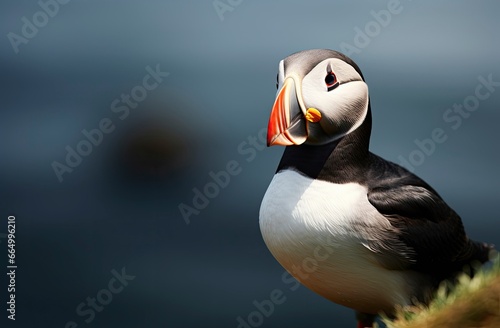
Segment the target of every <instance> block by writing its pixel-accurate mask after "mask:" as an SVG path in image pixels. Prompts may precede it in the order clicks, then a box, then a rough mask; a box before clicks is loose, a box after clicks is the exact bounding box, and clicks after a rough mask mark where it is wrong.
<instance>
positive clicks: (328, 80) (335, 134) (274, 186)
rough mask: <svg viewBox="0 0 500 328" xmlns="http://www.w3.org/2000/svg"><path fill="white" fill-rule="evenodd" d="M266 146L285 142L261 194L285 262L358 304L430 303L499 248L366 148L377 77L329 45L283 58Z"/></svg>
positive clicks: (317, 286)
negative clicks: (371, 86)
mask: <svg viewBox="0 0 500 328" xmlns="http://www.w3.org/2000/svg"><path fill="white" fill-rule="evenodd" d="M277 89H278V91H277V95H276V99H275V101H274V105H273V107H272V110H271V114H270V118H269V123H268V130H267V145H268V146H274V145H281V146H286V148H285V150H284V153H283V156H282V158H281V161H280V162H279V164H278V168H277V170H276V173H275V175H274V177H273V178H272V181H271V183H270V185H269V187H268V189H267V191H266V193H265V195H264V197H263V200H262V203H261V207H260V212H259V225H260V230H261V233H262V237H263V239H264V242H265V244H266V245H267V247H268V249H269V250H270V252H271V253H272V255H273V256H274V257H275V258H276V260H277V261H278V262H279V263H280V264H281V265H282V266H283V267H284V268H285V269H286V270H287V271H288V272H289V273H290V274H291V275H292V276H293V277H294V278H295V279H297V280H298V281H299V282H300V283H301V284H303V285H305V286H306V287H308V288H309V289H311V290H313V291H314V292H316V293H318V294H319V295H321V296H323V297H325V298H326V299H328V300H330V301H332V302H334V303H337V304H340V305H343V306H346V307H349V308H351V309H353V310H354V311H355V314H356V318H357V327H358V328H364V327H373V324H374V321H375V319H376V317H377V315H379V314H382V313H383V314H385V315H387V316H389V317H390V316H393V315H394V314H395V311H396V309H397V308H399V307H405V306H411V305H415V304H427V303H428V302H429V301H430V300H431V298H432V296H433V293H434V292H435V291H436V289H437V287H438V286H439V284H440V283H441V282H442V281H445V280H452V279H453V278H454V277H456V275H457V274H458V273H459V272H463V270H464V268H466V267H469V268H471V267H473V266H472V264H473V263H485V262H487V261H489V259H490V256H492V251H493V250H494V246H493V245H490V244H487V243H482V242H476V241H473V240H471V239H469V237H468V236H467V234H466V232H465V230H464V226H463V223H462V220H461V218H460V216H459V215H458V214H457V213H456V212H455V211H454V210H453V209H452V208H450V206H448V205H447V204H446V202H445V201H444V200H443V198H441V196H440V195H439V194H438V193H437V192H436V191H435V190H434V189H433V188H432V187H431V186H430V185H429V184H427V183H426V182H425V181H423V180H422V179H420V178H419V177H417V176H416V175H415V174H413V173H411V172H410V171H408V170H407V169H405V168H403V167H402V166H400V165H397V164H395V163H393V162H390V161H387V160H384V159H383V158H381V157H379V156H377V155H375V154H373V153H372V152H370V150H369V143H370V134H371V128H372V118H371V107H370V98H369V93H368V86H367V84H366V82H365V79H364V77H363V74H362V73H361V70H360V69H359V67H358V66H357V65H356V63H355V62H354V61H353V60H352V59H350V58H349V57H347V56H346V55H344V54H342V53H340V52H337V51H334V50H329V49H312V50H305V51H300V52H297V53H294V54H292V55H290V56H288V57H286V58H285V59H283V60H281V61H280V62H279V69H278V77H277Z"/></svg>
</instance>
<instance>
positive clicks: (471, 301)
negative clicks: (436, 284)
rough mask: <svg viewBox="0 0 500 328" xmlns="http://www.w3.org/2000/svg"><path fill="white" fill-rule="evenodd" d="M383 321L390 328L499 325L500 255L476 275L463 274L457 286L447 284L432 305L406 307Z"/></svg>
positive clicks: (456, 327) (484, 327) (495, 327)
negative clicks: (393, 317)
mask: <svg viewBox="0 0 500 328" xmlns="http://www.w3.org/2000/svg"><path fill="white" fill-rule="evenodd" d="M383 321H384V323H385V324H386V325H387V327H388V328H438V327H439V328H446V327H453V328H473V327H474V328H477V327H481V328H490V327H491V328H499V327H500V256H497V257H496V259H495V261H494V263H493V266H492V267H491V268H488V269H480V270H479V272H478V273H477V274H476V275H475V276H474V277H473V278H470V277H469V276H467V275H466V274H463V275H461V276H460V277H459V279H458V283H457V284H455V285H454V286H450V284H443V285H442V286H441V287H440V288H439V289H438V291H437V292H436V296H435V298H434V300H433V301H432V302H431V303H430V304H429V305H428V306H423V305H421V306H414V307H409V308H404V309H401V310H400V311H398V313H397V316H396V319H394V320H389V319H387V318H384V319H383Z"/></svg>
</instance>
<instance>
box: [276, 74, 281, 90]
mask: <svg viewBox="0 0 500 328" xmlns="http://www.w3.org/2000/svg"><path fill="white" fill-rule="evenodd" d="M279 82H280V74H279V73H278V74H276V89H278V85H279Z"/></svg>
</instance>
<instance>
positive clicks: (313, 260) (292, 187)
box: [260, 170, 408, 312]
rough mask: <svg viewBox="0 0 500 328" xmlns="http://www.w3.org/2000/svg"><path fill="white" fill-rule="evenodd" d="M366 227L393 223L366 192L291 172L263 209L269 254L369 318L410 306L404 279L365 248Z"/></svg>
mask: <svg viewBox="0 0 500 328" xmlns="http://www.w3.org/2000/svg"><path fill="white" fill-rule="evenodd" d="M367 226H372V227H377V228H376V229H378V228H380V229H383V228H384V226H385V227H389V222H388V221H387V220H386V219H385V218H384V217H383V216H382V215H380V214H379V213H378V212H377V211H376V209H375V208H374V207H373V206H372V205H371V204H370V203H369V202H368V199H367V189H366V187H364V186H362V185H359V184H356V183H348V184H333V183H330V182H325V181H319V180H313V179H310V178H308V177H305V176H303V175H301V174H299V173H297V172H294V171H290V170H287V171H283V172H280V173H278V174H276V175H275V176H274V178H273V180H272V182H271V184H270V186H269V188H268V190H267V192H266V194H265V196H264V199H263V201H262V204H261V208H260V228H261V232H262V235H263V238H264V241H265V242H266V245H267V246H268V248H269V250H270V251H271V253H272V254H273V255H274V257H275V258H276V259H277V260H278V261H279V262H280V264H281V265H283V267H285V269H287V271H289V272H290V273H291V274H292V275H293V276H294V277H295V278H296V279H298V280H299V281H300V282H301V283H303V284H304V285H306V286H307V287H309V288H310V289H312V290H314V291H315V292H317V293H319V294H321V295H323V296H324V297H326V298H328V299H330V300H332V301H334V302H336V303H339V304H343V305H346V306H349V307H351V308H357V309H359V310H361V311H365V312H368V311H373V310H374V309H375V310H377V309H380V307H382V308H390V307H391V306H392V305H393V304H394V303H399V304H405V303H407V302H408V296H407V295H406V292H403V290H405V282H404V279H403V277H402V276H401V274H400V273H399V272H391V271H389V270H385V269H384V268H382V267H380V266H379V265H378V264H377V261H376V259H375V257H374V254H373V253H372V252H371V251H370V250H368V249H367V248H366V247H365V246H364V241H365V238H366V234H364V236H362V234H361V233H360V230H361V229H363V228H364V227H367ZM390 290H392V291H393V292H391V291H390ZM401 292H403V293H402V294H401Z"/></svg>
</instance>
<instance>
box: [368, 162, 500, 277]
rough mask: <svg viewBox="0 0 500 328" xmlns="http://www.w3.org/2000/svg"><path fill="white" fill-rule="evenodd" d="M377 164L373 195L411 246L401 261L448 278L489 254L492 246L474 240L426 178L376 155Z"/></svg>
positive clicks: (376, 204) (400, 238)
mask: <svg viewBox="0 0 500 328" xmlns="http://www.w3.org/2000/svg"><path fill="white" fill-rule="evenodd" d="M371 167H372V170H370V172H372V173H371V174H372V176H371V179H369V181H372V184H373V185H370V186H368V187H369V191H368V200H369V201H370V203H371V204H372V205H373V206H374V207H375V208H376V209H377V210H378V211H379V212H380V213H381V214H383V215H384V216H385V217H386V218H387V219H388V220H389V221H390V223H391V225H392V226H393V227H394V228H395V233H396V234H397V240H398V242H401V243H403V244H404V245H405V246H406V247H408V249H409V250H410V252H409V256H407V257H406V261H407V263H398V266H400V267H401V266H402V267H406V268H408V269H412V270H416V271H420V272H428V273H432V274H433V275H434V276H437V275H442V277H443V278H444V277H447V276H449V275H450V274H452V273H453V272H456V271H458V270H461V269H462V267H463V265H465V264H467V263H469V262H471V261H474V260H477V261H480V262H485V261H487V260H488V253H489V250H490V247H489V246H487V245H485V244H479V243H476V242H473V241H471V240H470V239H469V238H468V237H467V235H466V233H465V230H464V227H463V224H462V220H461V219H460V217H459V216H458V214H457V213H455V211H453V209H451V208H450V207H449V206H448V205H447V204H446V203H445V202H444V200H443V199H442V198H441V197H440V196H439V195H438V194H437V193H436V192H435V191H434V190H433V189H432V188H431V187H430V186H429V185H428V184H427V183H425V182H424V181H423V180H422V179H420V178H418V177H417V176H415V175H414V174H412V173H410V172H408V171H407V170H405V169H404V168H402V167H400V166H398V165H396V164H394V163H391V162H387V161H385V160H383V159H381V158H379V157H377V156H375V155H373V157H372V166H371ZM375 172H378V173H377V175H376V176H374V174H375ZM381 172H382V173H381ZM373 181H375V182H373ZM392 251H395V250H392ZM396 251H397V250H396ZM407 253H408V252H407Z"/></svg>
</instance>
